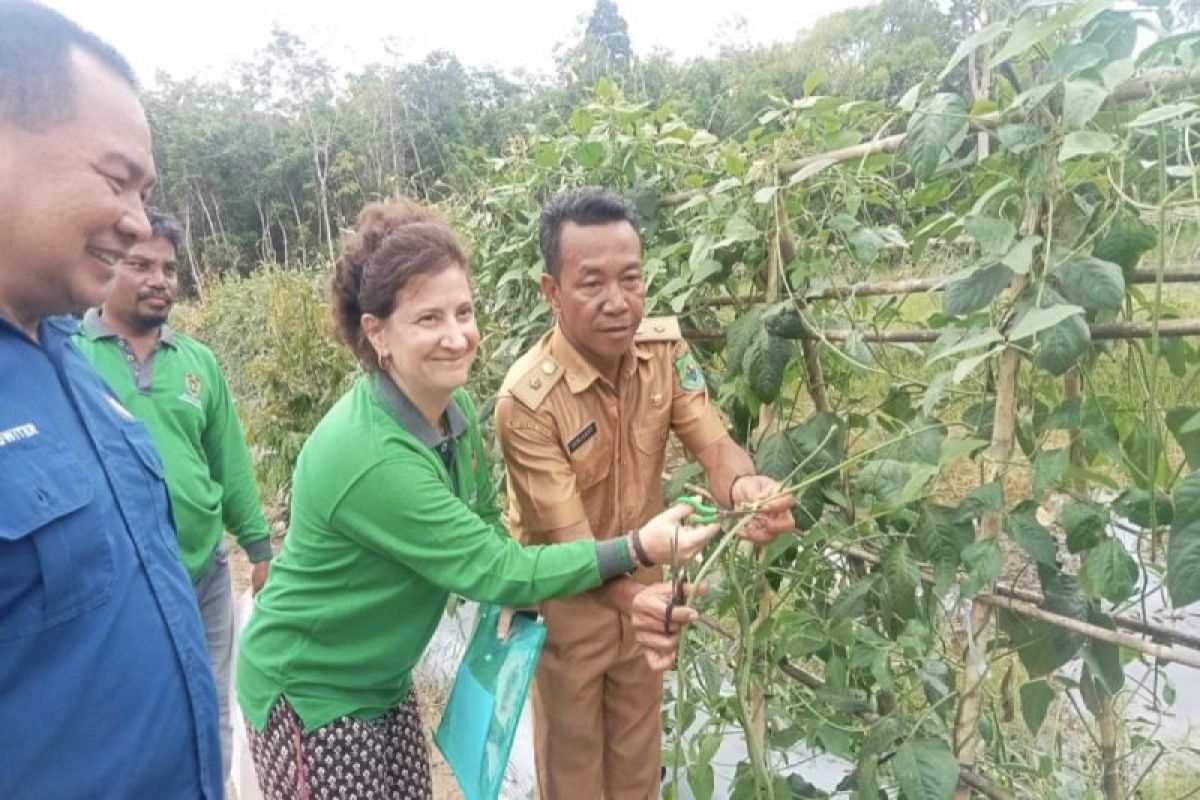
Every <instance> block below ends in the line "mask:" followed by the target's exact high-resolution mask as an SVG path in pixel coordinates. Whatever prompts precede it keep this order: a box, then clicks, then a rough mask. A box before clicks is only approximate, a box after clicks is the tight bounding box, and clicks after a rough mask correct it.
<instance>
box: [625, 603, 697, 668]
mask: <svg viewBox="0 0 1200 800" xmlns="http://www.w3.org/2000/svg"><path fill="white" fill-rule="evenodd" d="M672 591H673V589H672V587H671V583H670V582H669V581H668V582H665V583H655V584H651V585H650V586H647V587H646V588H645V589H642V591H640V592H638V594H637V596H636V597H634V598H633V606H632V608H631V609H630V620H631V622H632V623H633V630H634V636H635V637H636V638H637V643H638V644H640V645H641V646H642V650H643V651H644V655H645V656H646V663H647V664H649V665H650V669H652V670H654V671H655V672H664V671H666V670H668V669H670V668H671V665H672V664H674V663H675V653H676V651H677V650H678V649H679V634H680V632H681V630H682V628H683V626H684V625H687V624H688V623H690V622H692V621H693V620H695V619H696V617H697V616H698V612H697V611H696V609H694V608H689V607H688V606H675V607H674V608H673V609H671V632H670V633H667V630H666V620H667V604H668V603H670V601H671V594H672ZM684 591H685V592H686V593H687V597H688V600H691V598H692V597H698V596H700V595H702V594H704V587H703V585H701V586H700V587H694V586H692V585H691V584H686V585H685V587H684Z"/></svg>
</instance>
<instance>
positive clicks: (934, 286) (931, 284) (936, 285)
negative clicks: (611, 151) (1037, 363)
mask: <svg viewBox="0 0 1200 800" xmlns="http://www.w3.org/2000/svg"><path fill="white" fill-rule="evenodd" d="M1156 280H1157V278H1156V277H1155V271H1154V270H1152V269H1138V270H1134V271H1133V275H1132V276H1131V277H1130V279H1129V281H1128V282H1129V283H1135V284H1149V283H1154V282H1155V281H1156ZM1163 283H1200V266H1197V265H1193V266H1189V267H1184V268H1182V269H1173V270H1170V271H1168V272H1166V273H1164V274H1163ZM945 288H946V278H945V277H941V278H904V279H901V280H896V281H876V282H873V283H872V282H867V281H862V282H859V283H852V284H850V285H848V286H830V287H828V288H825V289H814V290H811V291H808V292H805V293H804V295H803V297H804V299H805V300H807V301H810V302H811V301H815V300H850V299H852V298H855V297H883V296H890V295H908V294H923V293H925V292H940V291H942V290H944V289H945ZM763 302H766V297H765V296H764V295H762V294H760V293H756V294H752V295H748V296H746V297H729V296H724V297H713V298H710V299H707V300H703V299H702V300H698V301H697V303H696V304H695V305H696V306H700V307H707V308H724V307H726V306H739V305H758V304H760V303H763Z"/></svg>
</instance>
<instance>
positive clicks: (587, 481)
mask: <svg viewBox="0 0 1200 800" xmlns="http://www.w3.org/2000/svg"><path fill="white" fill-rule="evenodd" d="M592 428H594V430H589V429H592ZM563 448H564V449H565V450H566V451H567V457H568V458H569V459H570V460H571V471H572V472H573V473H574V474H575V487H576V488H577V489H578V490H579V491H580V492H583V491H585V490H587V489H590V488H592V487H593V486H595V485H596V484H598V483H600V482H601V481H602V480H604V479H605V478H606V477H608V471H609V468H610V467H611V465H612V457H613V439H612V432H611V431H608V430H605V429H604V428H602V427H599V422H594V421H593V422H589V423H588V424H587V425H585V426H584V427H583V428H582V429H581V430H579V431H577V432H575V433H573V434H572V438H571V439H568V440H567V441H566V442H564V443H563Z"/></svg>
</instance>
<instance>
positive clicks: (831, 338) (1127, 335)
mask: <svg viewBox="0 0 1200 800" xmlns="http://www.w3.org/2000/svg"><path fill="white" fill-rule="evenodd" d="M1088 329H1089V330H1090V331H1091V335H1092V340H1093V341H1107V340H1112V339H1148V338H1150V337H1151V336H1152V335H1153V334H1154V323H1153V322H1150V321H1141V320H1138V321H1123V322H1098V323H1094V324H1092V325H1089V326H1088ZM944 332H945V331H944V330H937V329H930V328H915V329H908V330H898V331H853V330H848V329H825V330H813V331H810V332H806V333H804V334H802V335H801V336H800V338H801V339H814V340H816V341H827V342H844V341H846V340H847V339H849V338H850V337H851V336H853V335H857V336H858V337H859V338H860V339H862V341H864V342H879V343H886V344H931V343H933V342H936V341H937V340H938V338H939V337H940V336H941V335H942V334H943V333H944ZM683 335H684V338H686V339H688V340H689V341H693V342H711V341H717V340H719V339H723V338H725V333H724V332H723V331H713V330H699V329H686V330H684V332H683ZM1158 335H1159V336H1160V337H1162V336H1170V337H1175V336H1200V319H1165V320H1162V321H1160V322H1159V323H1158Z"/></svg>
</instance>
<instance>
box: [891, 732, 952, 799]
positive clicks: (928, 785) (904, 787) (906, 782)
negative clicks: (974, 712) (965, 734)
mask: <svg viewBox="0 0 1200 800" xmlns="http://www.w3.org/2000/svg"><path fill="white" fill-rule="evenodd" d="M891 764H892V771H893V772H894V773H895V774H896V782H897V783H899V784H900V790H901V791H902V792H904V797H905V798H906V800H949V798H951V797H953V796H954V790H955V788H956V787H957V786H958V759H957V758H955V757H954V753H952V752H951V751H950V747H949V745H947V744H946V743H945V742H944V741H943V740H941V739H935V738H931V737H924V738H920V739H911V740H909V741H907V742H905V743H904V744H902V745H900V747H899V748H898V749H897V750H896V754H895V755H894V756H893V757H892V760H891Z"/></svg>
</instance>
